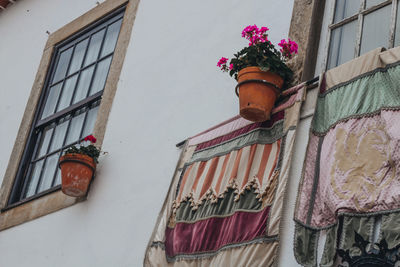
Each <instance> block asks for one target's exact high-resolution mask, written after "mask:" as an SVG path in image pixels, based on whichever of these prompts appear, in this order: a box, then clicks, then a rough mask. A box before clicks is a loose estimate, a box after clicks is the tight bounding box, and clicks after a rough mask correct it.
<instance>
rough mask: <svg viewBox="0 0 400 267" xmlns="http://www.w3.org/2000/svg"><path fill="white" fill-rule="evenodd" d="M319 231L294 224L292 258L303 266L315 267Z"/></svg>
mask: <svg viewBox="0 0 400 267" xmlns="http://www.w3.org/2000/svg"><path fill="white" fill-rule="evenodd" d="M318 238H319V231H317V230H312V229H309V228H306V227H304V226H302V225H300V224H298V223H297V222H295V232H294V256H295V258H296V260H297V262H301V264H302V265H303V266H310V267H311V266H317V248H318Z"/></svg>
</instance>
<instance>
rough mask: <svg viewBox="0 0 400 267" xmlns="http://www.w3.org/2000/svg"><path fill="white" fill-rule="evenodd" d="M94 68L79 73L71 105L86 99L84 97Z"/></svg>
mask: <svg viewBox="0 0 400 267" xmlns="http://www.w3.org/2000/svg"><path fill="white" fill-rule="evenodd" d="M93 70H94V66H92V67H90V68H88V69H86V70H84V71H82V72H81V76H80V77H79V82H78V87H77V89H76V93H75V96H74V101H73V102H72V103H73V104H75V103H77V102H79V101H81V100H82V99H85V98H86V95H87V93H88V91H89V86H90V81H91V79H92V76H93Z"/></svg>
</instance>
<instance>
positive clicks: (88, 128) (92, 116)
mask: <svg viewBox="0 0 400 267" xmlns="http://www.w3.org/2000/svg"><path fill="white" fill-rule="evenodd" d="M98 110H99V106H97V107H95V108H92V109H91V110H89V112H88V115H87V118H86V122H85V127H84V129H83V133H82V136H81V137H85V136H88V135H89V134H92V133H93V128H94V123H95V122H96V118H97V111H98Z"/></svg>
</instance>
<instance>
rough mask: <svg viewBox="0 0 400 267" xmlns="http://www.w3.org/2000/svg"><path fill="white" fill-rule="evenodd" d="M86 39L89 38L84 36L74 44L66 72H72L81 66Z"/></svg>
mask: <svg viewBox="0 0 400 267" xmlns="http://www.w3.org/2000/svg"><path fill="white" fill-rule="evenodd" d="M88 41H89V38H86V39H85V40H83V41H81V42H79V43H78V44H77V45H76V46H75V50H74V56H73V57H72V61H71V67H69V71H68V73H73V72H75V71H77V70H79V69H80V68H81V66H82V60H83V56H84V55H85V51H86V47H87V44H88Z"/></svg>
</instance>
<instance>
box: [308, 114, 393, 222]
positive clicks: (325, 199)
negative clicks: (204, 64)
mask: <svg viewBox="0 0 400 267" xmlns="http://www.w3.org/2000/svg"><path fill="white" fill-rule="evenodd" d="M399 178H400V112H399V111H382V112H381V114H380V115H376V116H373V117H365V118H362V119H351V120H349V121H347V122H344V123H341V124H338V125H337V126H336V127H335V128H333V129H332V130H331V131H329V132H328V133H327V135H326V136H325V139H324V142H323V145H322V149H321V165H320V179H319V184H318V190H317V194H316V199H315V205H314V210H313V215H312V220H311V225H312V226H316V227H323V226H327V225H329V224H332V223H334V222H335V220H336V218H335V214H337V213H338V212H353V213H366V212H375V211H381V210H393V209H398V208H400V194H399V188H400V179H399Z"/></svg>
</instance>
